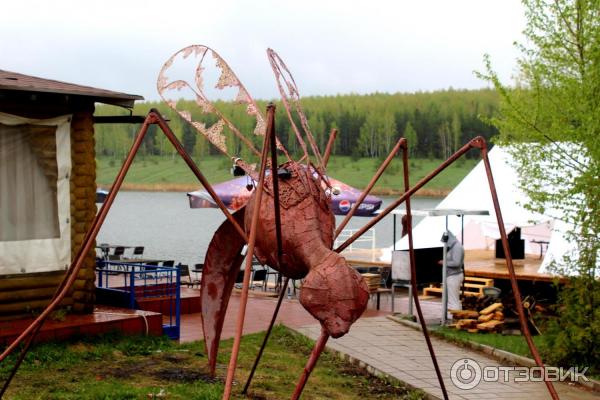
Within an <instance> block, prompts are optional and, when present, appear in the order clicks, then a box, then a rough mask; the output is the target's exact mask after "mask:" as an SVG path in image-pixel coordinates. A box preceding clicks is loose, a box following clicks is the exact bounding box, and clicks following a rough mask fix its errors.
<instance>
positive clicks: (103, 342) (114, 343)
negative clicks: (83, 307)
mask: <svg viewBox="0 0 600 400" xmlns="http://www.w3.org/2000/svg"><path fill="white" fill-rule="evenodd" d="M262 338H263V334H262V333H261V334H254V335H247V336H245V337H244V338H243V341H242V345H241V352H240V357H239V363H238V365H239V367H238V370H237V373H236V382H235V383H236V384H235V386H234V390H233V393H234V395H233V398H237V399H242V398H248V397H246V396H243V395H241V393H240V392H241V387H242V386H243V384H244V383H245V381H246V377H247V376H248V373H249V370H250V367H251V365H252V362H253V360H254V357H255V354H256V353H257V351H258V348H259V345H260V343H261V341H262ZM231 342H232V341H231V340H228V341H224V342H223V343H222V348H223V350H222V351H221V355H220V357H219V361H218V364H217V377H216V378H214V379H213V378H211V377H210V376H209V375H208V374H207V369H206V364H207V362H206V357H205V354H204V346H203V344H202V342H194V343H186V344H181V345H180V344H177V343H176V342H173V341H169V340H168V339H165V338H155V337H123V336H119V335H116V334H114V335H105V336H104V337H100V338H93V339H85V340H84V339H82V340H78V341H72V342H66V343H49V344H43V345H39V346H37V347H34V348H33V349H32V350H31V351H30V352H29V353H28V355H27V358H26V360H25V362H24V363H23V365H22V366H21V369H20V370H19V372H18V373H17V375H16V377H15V379H14V381H13V383H12V384H11V386H10V388H9V391H8V393H7V395H6V397H5V398H6V399H27V400H29V399H147V398H168V399H220V398H221V396H222V393H223V381H224V376H225V374H226V365H227V362H228V360H229V349H230V347H231ZM312 346H313V342H312V341H310V340H309V339H307V338H305V337H304V336H301V335H299V334H296V333H293V332H291V331H289V330H287V329H286V328H284V327H282V326H277V327H276V328H275V329H274V331H273V336H272V339H271V341H270V342H269V345H268V346H267V348H266V350H265V353H264V355H263V359H262V361H261V364H260V365H259V368H258V370H257V373H256V375H255V377H254V380H253V383H252V386H251V388H250V390H249V395H250V396H249V397H250V398H255V399H282V398H289V397H290V395H291V393H292V392H293V389H294V386H295V383H296V381H297V380H298V377H299V375H300V373H301V371H302V369H303V367H304V365H305V362H306V360H307V358H308V355H309V354H310V351H311V349H312ZM13 361H14V358H11V359H9V360H7V362H5V363H3V364H2V365H1V366H0V378H1V379H2V381H4V380H5V379H6V376H7V374H8V371H9V369H10V367H11V366H12V364H13ZM302 398H303V399H357V400H358V399H364V398H369V399H422V398H424V395H423V393H421V392H416V391H410V390H407V389H406V388H404V387H402V386H400V384H399V383H397V382H391V381H387V380H383V379H379V378H376V377H373V376H371V375H369V374H367V373H366V372H365V371H364V370H363V369H360V368H358V367H356V366H353V365H350V364H348V363H346V362H343V361H341V360H340V359H339V358H338V357H336V356H335V355H333V354H329V353H324V354H323V355H322V356H321V359H320V360H319V363H318V364H317V367H316V368H315V370H314V371H313V374H312V375H311V377H310V379H309V381H308V384H307V385H306V387H305V389H304V394H303V397H302Z"/></svg>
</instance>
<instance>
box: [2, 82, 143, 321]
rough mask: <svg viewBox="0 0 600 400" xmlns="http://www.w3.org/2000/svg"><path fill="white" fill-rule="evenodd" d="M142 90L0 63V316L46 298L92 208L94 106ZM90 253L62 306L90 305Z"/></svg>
mask: <svg viewBox="0 0 600 400" xmlns="http://www.w3.org/2000/svg"><path fill="white" fill-rule="evenodd" d="M135 100H143V98H142V97H141V96H136V95H130V94H125V93H118V92H113V91H109V90H103V89H97V88H92V87H87V86H80V85H75V84H70V83H65V82H59V81H55V80H49V79H42V78H37V77H33V76H28V75H23V74H19V73H14V72H8V71H3V70H0V320H8V319H14V318H19V317H23V316H31V315H32V314H34V313H36V312H38V311H39V310H41V309H43V308H44V307H45V306H46V305H47V304H48V303H49V301H50V298H51V297H52V295H53V294H54V292H55V290H56V288H57V286H58V284H59V283H60V281H61V279H62V278H63V276H64V275H65V272H66V269H67V268H68V266H69V265H70V263H71V261H72V260H73V258H74V257H75V255H76V253H77V251H78V249H79V247H80V245H81V244H82V242H83V239H84V236H85V234H86V232H87V229H88V227H89V226H90V224H91V222H92V220H93V218H94V215H95V214H96V211H97V208H96V204H95V197H96V161H95V149H94V143H95V142H94V116H93V114H94V105H95V103H104V104H112V105H117V106H122V107H126V108H132V107H133V104H134V102H135ZM94 268H95V254H94V252H93V250H92V251H90V253H89V254H88V255H87V258H86V260H85V264H84V266H83V268H82V269H81V271H80V273H79V275H78V277H77V280H76V281H75V284H74V286H73V288H72V290H71V291H70V292H69V295H68V296H67V297H66V298H65V299H64V301H63V302H62V304H61V307H62V308H63V309H65V310H67V311H70V312H76V313H87V312H91V311H92V310H93V306H94V300H95V298H94V291H95V271H94Z"/></svg>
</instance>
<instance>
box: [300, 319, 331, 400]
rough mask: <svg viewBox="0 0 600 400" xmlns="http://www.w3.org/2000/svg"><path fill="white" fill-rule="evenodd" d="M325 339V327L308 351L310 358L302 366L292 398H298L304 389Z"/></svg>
mask: <svg viewBox="0 0 600 400" xmlns="http://www.w3.org/2000/svg"><path fill="white" fill-rule="evenodd" d="M327 339H329V334H327V331H326V330H325V329H323V328H321V336H319V339H318V340H317V342H316V343H315V347H313V350H312V353H310V358H309V359H308V362H307V363H306V366H305V367H304V371H302V375H300V380H299V381H298V384H296V389H294V394H293V395H292V400H298V399H299V398H300V395H301V394H302V390H304V386H305V385H306V381H307V380H308V377H309V376H310V373H311V372H312V370H313V369H314V368H315V365H316V364H317V361H318V360H319V356H320V355H321V353H322V352H323V349H324V348H325V344H326V343H327Z"/></svg>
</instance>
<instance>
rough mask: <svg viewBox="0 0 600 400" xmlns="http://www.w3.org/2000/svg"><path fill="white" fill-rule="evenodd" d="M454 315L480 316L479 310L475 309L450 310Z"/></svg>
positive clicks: (461, 316) (467, 317)
mask: <svg viewBox="0 0 600 400" xmlns="http://www.w3.org/2000/svg"><path fill="white" fill-rule="evenodd" d="M448 311H449V312H450V313H451V314H452V317H454V318H456V319H476V318H479V312H478V311H475V310H448Z"/></svg>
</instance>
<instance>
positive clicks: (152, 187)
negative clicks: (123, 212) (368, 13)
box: [97, 183, 452, 197]
mask: <svg viewBox="0 0 600 400" xmlns="http://www.w3.org/2000/svg"><path fill="white" fill-rule="evenodd" d="M201 186H202V185H200V183H198V184H190V183H123V185H121V190H124V191H128V192H193V191H196V190H198V189H200V188H201ZM97 187H98V189H103V190H110V188H111V185H103V184H97ZM451 190H452V189H425V188H423V189H420V190H418V191H417V193H416V194H415V196H422V197H445V196H447V195H448V193H450V191H451ZM402 193H404V191H402V190H396V189H392V188H373V190H372V192H371V194H373V195H375V196H399V195H401V194H402Z"/></svg>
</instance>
